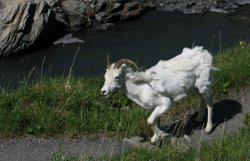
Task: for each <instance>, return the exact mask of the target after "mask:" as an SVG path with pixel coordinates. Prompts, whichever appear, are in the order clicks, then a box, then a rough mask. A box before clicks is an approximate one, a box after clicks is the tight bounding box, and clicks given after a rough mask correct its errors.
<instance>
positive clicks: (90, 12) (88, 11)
mask: <svg viewBox="0 0 250 161" xmlns="http://www.w3.org/2000/svg"><path fill="white" fill-rule="evenodd" d="M84 14H85V15H86V16H87V17H89V18H93V17H94V16H95V10H94V9H93V8H92V7H91V6H90V5H86V8H85V10H84Z"/></svg>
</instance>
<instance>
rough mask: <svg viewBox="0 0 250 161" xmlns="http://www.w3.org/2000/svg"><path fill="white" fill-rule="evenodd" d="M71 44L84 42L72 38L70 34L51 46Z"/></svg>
mask: <svg viewBox="0 0 250 161" xmlns="http://www.w3.org/2000/svg"><path fill="white" fill-rule="evenodd" d="M72 43H84V41H83V40H81V39H78V38H75V37H73V36H72V34H68V35H66V36H64V37H62V38H60V39H58V40H57V41H55V42H54V43H53V44H54V45H57V44H72Z"/></svg>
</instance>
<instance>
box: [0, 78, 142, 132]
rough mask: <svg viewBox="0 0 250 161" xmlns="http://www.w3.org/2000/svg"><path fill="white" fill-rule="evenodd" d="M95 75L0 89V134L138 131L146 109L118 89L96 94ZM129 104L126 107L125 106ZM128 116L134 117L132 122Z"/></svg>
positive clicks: (140, 129)
mask: <svg viewBox="0 0 250 161" xmlns="http://www.w3.org/2000/svg"><path fill="white" fill-rule="evenodd" d="M102 83H103V80H101V79H99V78H82V79H70V80H69V84H68V87H67V89H65V85H66V84H67V80H66V79H64V78H53V79H46V80H44V81H42V82H37V83H34V84H32V85H27V86H26V85H21V86H20V87H19V88H18V89H17V90H11V91H5V90H3V91H1V93H0V122H1V124H0V131H1V133H0V135H2V137H11V136H16V135H23V134H27V133H28V134H34V135H58V134H60V135H62V134H63V135H69V136H75V135H82V134H90V133H91V134H93V133H96V134H98V133H102V134H103V133H104V134H107V135H115V134H116V135H119V134H121V135H123V136H124V135H125V134H126V135H132V134H134V133H140V132H141V131H142V130H143V129H145V128H146V127H144V126H145V125H144V123H143V122H145V119H146V116H145V115H147V113H146V112H145V111H144V110H143V109H141V108H137V107H135V104H133V103H132V102H131V101H129V100H128V99H126V98H125V96H124V95H123V94H121V93H117V94H115V95H114V96H113V97H111V98H104V97H103V96H101V95H100V88H101V85H102ZM127 108H129V110H127ZM131 120H134V121H138V124H134V123H133V122H132V121H131Z"/></svg>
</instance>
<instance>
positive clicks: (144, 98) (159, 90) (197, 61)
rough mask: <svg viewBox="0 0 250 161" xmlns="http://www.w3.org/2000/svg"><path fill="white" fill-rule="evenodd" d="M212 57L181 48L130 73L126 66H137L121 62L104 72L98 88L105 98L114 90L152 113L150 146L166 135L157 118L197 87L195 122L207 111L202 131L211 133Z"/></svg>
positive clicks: (200, 50)
mask: <svg viewBox="0 0 250 161" xmlns="http://www.w3.org/2000/svg"><path fill="white" fill-rule="evenodd" d="M212 59H213V57H212V56H211V54H210V53H209V52H208V51H207V50H203V47H194V48H193V49H189V48H184V49H183V52H182V53H181V54H180V55H177V56H176V57H174V58H172V59H170V60H167V61H162V60H161V61H159V62H158V63H157V64H156V65H155V66H153V67H151V68H150V69H148V70H146V71H145V72H133V71H132V70H131V68H129V67H128V66H127V65H126V64H131V65H133V66H134V67H135V68H136V69H138V67H137V65H136V64H135V63H134V62H133V61H131V60H128V59H121V60H119V61H117V62H116V63H113V64H110V61H109V57H108V66H107V69H106V73H105V76H104V77H105V83H104V85H103V87H102V89H101V93H102V95H104V96H108V95H109V94H110V93H111V92H114V91H116V90H117V89H120V88H121V89H123V91H124V92H125V94H126V96H127V97H128V98H129V99H131V100H133V101H134V102H135V103H137V104H138V105H140V106H142V107H143V108H145V109H148V110H151V111H152V114H151V115H150V117H149V118H148V120H147V123H148V125H150V126H151V127H152V130H153V131H154V136H153V137H152V138H151V143H155V142H156V141H157V140H159V139H162V138H163V137H165V136H167V135H166V133H165V132H163V131H161V130H160V129H159V127H158V118H159V117H160V116H161V115H162V114H163V113H165V112H166V111H167V110H168V109H169V107H170V105H171V104H172V103H173V102H176V101H178V100H180V99H181V98H183V97H185V96H186V95H187V93H188V91H190V89H193V88H197V89H198V91H199V93H200V96H201V97H200V98H201V103H200V111H199V114H198V116H197V118H196V121H199V122H201V121H202V120H203V117H204V114H205V107H207V109H208V115H207V124H206V128H205V131H206V132H211V130H212V106H213V101H212V95H211V90H210V87H211V81H210V76H211V71H213V70H214V69H216V68H214V67H213V63H212Z"/></svg>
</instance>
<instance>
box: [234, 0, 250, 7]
mask: <svg viewBox="0 0 250 161" xmlns="http://www.w3.org/2000/svg"><path fill="white" fill-rule="evenodd" d="M234 4H236V5H240V6H241V5H247V4H250V0H234Z"/></svg>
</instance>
